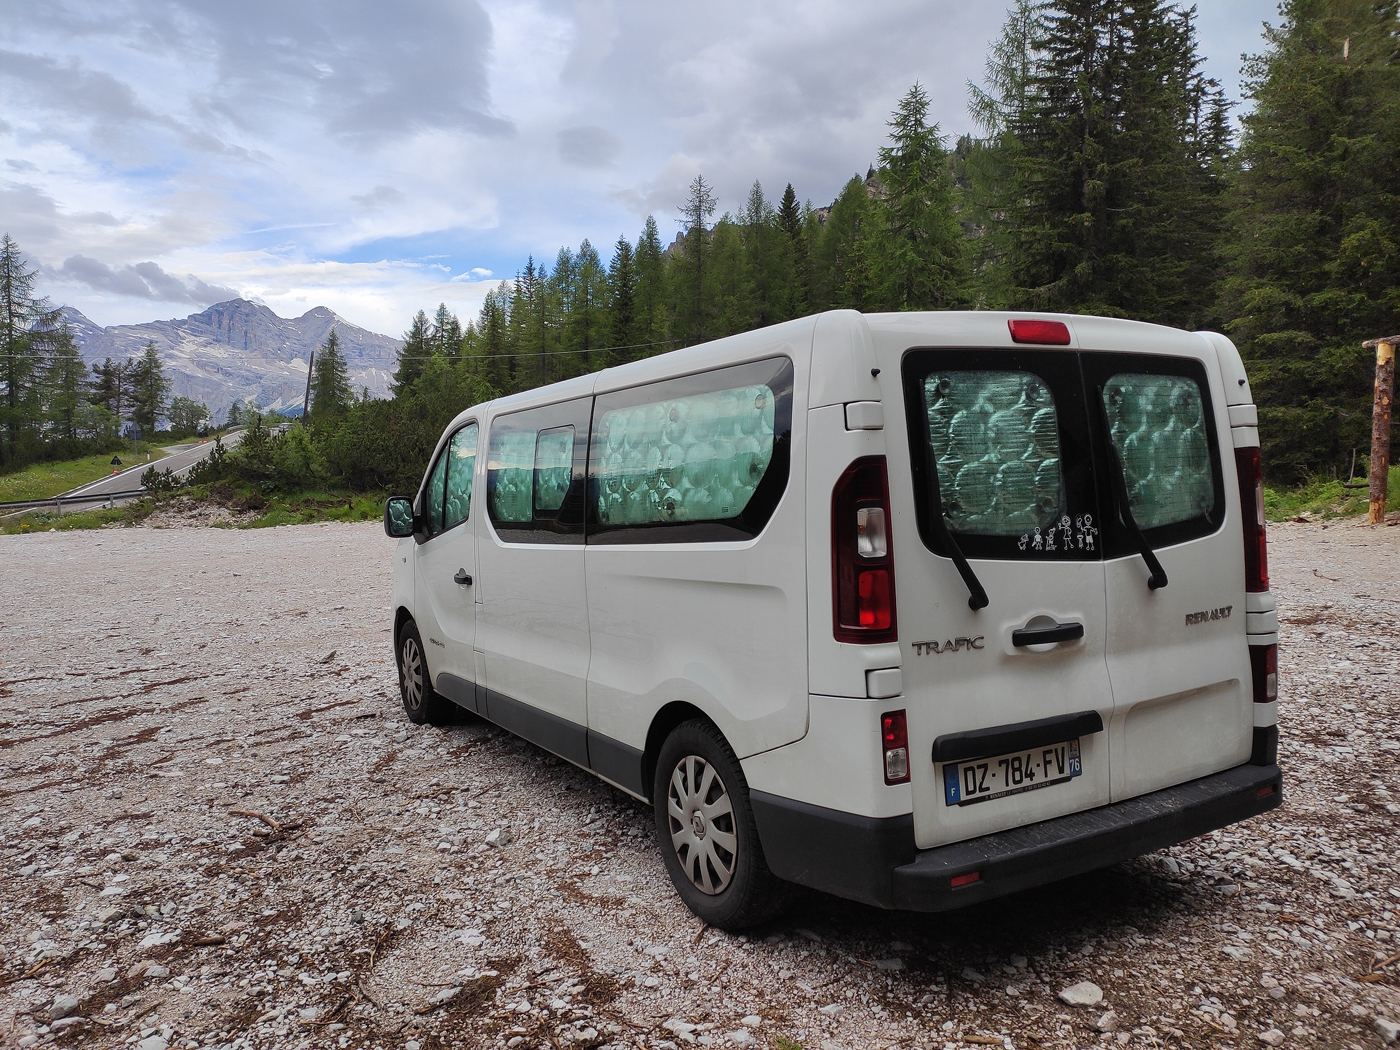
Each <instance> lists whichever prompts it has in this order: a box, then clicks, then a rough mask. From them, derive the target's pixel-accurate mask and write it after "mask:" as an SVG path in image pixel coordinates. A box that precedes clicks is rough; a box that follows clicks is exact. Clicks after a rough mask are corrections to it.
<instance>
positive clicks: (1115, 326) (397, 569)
mask: <svg viewBox="0 0 1400 1050" xmlns="http://www.w3.org/2000/svg"><path fill="white" fill-rule="evenodd" d="M1256 425H1257V420H1256V414H1255V408H1254V405H1253V403H1252V401H1251V397H1250V390H1249V383H1248V380H1247V379H1246V376H1245V372H1244V367H1243V365H1242V363H1241V360H1240V356H1239V354H1238V352H1237V351H1236V349H1235V347H1234V346H1233V345H1232V344H1231V343H1230V341H1229V340H1228V339H1226V338H1225V337H1223V336H1221V335H1218V334H1215V333H1210V332H1198V333H1194V334H1193V333H1188V332H1183V331H1178V330H1175V329H1171V328H1164V327H1158V326H1155V325H1149V324H1140V323H1135V322H1130V321H1124V320H1112V319H1106V318H1100V317H1082V316H1067V315H1044V314H1042V315H1026V314H1003V313H991V312H977V313H900V314H877V315H861V314H858V313H854V312H850V311H837V312H831V313H825V314H821V315H818V316H814V317H808V318H804V319H802V320H798V321H791V322H788V323H785V324H780V325H775V326H773V327H770V328H765V329H762V330H759V331H755V332H750V333H747V334H744V335H738V336H733V337H730V338H726V339H720V340H717V341H715V342H712V343H707V344H705V345H701V346H692V347H689V348H687V349H684V350H678V351H675V352H673V353H668V354H663V355H661V356H658V357H653V358H650V359H648V360H644V361H637V362H633V363H631V364H626V365H622V366H620V367H617V368H610V369H606V370H604V371H602V372H599V373H596V374H593V375H588V376H582V377H579V378H576V379H571V380H568V381H566V382H562V383H557V384H554V385H553V386H548V387H543V388H540V389H536V390H531V391H528V392H526V393H522V394H516V395H513V396H510V397H505V398H502V399H500V400H497V401H493V402H490V403H488V404H483V405H477V406H474V407H472V408H470V409H468V410H467V411H465V412H463V413H461V415H459V416H458V417H457V418H456V419H455V420H454V421H453V422H452V424H451V425H450V426H449V427H448V428H447V430H446V431H445V432H444V434H443V435H442V438H441V440H440V442H439V443H438V447H437V450H436V452H435V453H434V456H433V458H432V460H431V463H430V465H429V467H428V470H427V473H426V475H425V477H424V480H423V483H422V487H421V489H420V490H419V491H418V493H417V494H416V495H415V496H414V497H412V498H411V499H410V498H407V497H401V498H395V499H391V500H390V501H389V502H388V503H387V505H386V508H385V529H386V531H387V532H388V533H389V535H390V536H394V537H398V538H399V543H398V546H397V548H396V550H395V555H394V574H393V610H394V612H393V638H394V647H395V654H396V658H397V662H398V669H399V680H400V684H401V689H402V697H403V704H404V707H405V709H406V710H407V712H408V715H409V717H410V718H412V719H413V720H414V721H418V722H422V721H438V720H441V719H444V718H446V717H447V716H448V715H449V714H451V713H452V712H453V705H455V706H456V707H460V708H465V709H466V710H468V711H471V712H475V713H476V714H477V715H480V716H481V717H483V718H486V719H488V720H490V721H491V722H494V723H496V724H497V725H499V726H502V727H504V728H505V729H507V730H510V731H511V732H514V733H517V734H519V735H520V736H522V737H525V738H526V739H528V740H531V741H534V742H535V743H536V744H538V745H539V746H540V747H542V748H545V749H547V750H548V751H551V752H553V753H554V754H555V755H558V756H560V757H562V758H564V759H567V760H568V761H570V762H573V763H574V764H576V765H578V766H580V767H582V768H584V769H587V770H590V771H592V772H593V773H595V774H596V775H598V776H599V777H601V778H602V779H603V780H605V781H607V782H608V783H609V784H612V785H613V786H615V787H616V788H618V789H619V790H621V791H624V792H626V793H628V794H629V795H632V796H635V797H636V798H638V799H642V800H645V801H647V802H649V803H650V804H651V805H652V807H653V809H654V810H655V816H656V829H657V836H658V838H659V840H660V844H661V849H662V853H663V854H664V856H665V861H666V865H667V868H668V869H669V872H670V876H671V879H672V881H673V883H674V884H675V887H676V890H677V891H678V892H679V894H680V896H681V898H682V899H683V900H684V901H685V903H686V904H687V905H688V906H689V907H690V909H691V910H692V911H693V912H694V913H695V914H696V915H697V916H699V917H700V918H702V919H704V920H705V921H706V922H708V923H711V924H712V925H715V926H718V927H722V928H728V929H733V928H739V927H743V926H746V925H749V924H752V923H754V922H757V921H759V920H761V919H763V918H765V917H767V916H768V915H770V914H771V913H772V911H773V909H774V908H775V907H776V906H777V904H778V902H780V901H781V900H782V899H783V896H784V889H785V887H787V884H790V883H797V884H801V885H803V886H809V887H815V888H816V889H819V890H823V891H826V892H829V893H833V894H836V895H838V896H842V897H847V898H850V899H852V900H857V901H863V902H865V903H867V904H871V905H875V906H878V907H883V908H901V909H912V910H918V911H939V910H942V909H948V908H954V907H958V906H960V905H963V904H965V903H971V902H974V901H982V900H987V899H989V898H993V897H997V896H1000V895H1002V894H1006V893H1011V892H1014V891H1017V890H1020V889H1023V888H1026V887H1029V886H1035V885H1038V884H1042V883H1046V882H1050V881H1052V880H1055V879H1060V878H1064V877H1066V876H1069V875H1073V874H1076V873H1079V872H1084V871H1088V870H1091V869H1094V868H1097V867H1101V866H1104V865H1107V864H1111V863H1114V862H1117V861H1121V860H1124V859H1127V858H1130V857H1134V856H1137V855H1139V854H1141V853H1144V852H1147V851H1150V850H1155V849H1159V848H1162V847H1164V846H1168V845H1171V844H1173V843H1176V842H1180V841H1182V840H1184V839H1187V838H1190V837H1193V836H1196V835H1200V834H1202V833H1204V832H1206V831H1210V830H1212V829H1215V828H1219V827H1222V826H1224V825H1227V824H1230V823H1232V822H1234V821H1238V820H1242V819H1244V818H1246V817H1251V816H1254V815H1256V814H1259V813H1263V812H1265V811H1266V810H1269V809H1272V808H1273V807H1275V806H1278V805H1279V804H1280V801H1281V798H1282V781H1281V776H1280V772H1279V767H1278V765H1277V742H1278V731H1277V727H1276V722H1277V717H1276V716H1277V706H1278V705H1277V669H1276V660H1277V641H1278V635H1277V631H1278V619H1277V614H1276V612H1275V608H1274V602H1273V599H1272V597H1271V596H1270V593H1269V580H1268V565H1267V557H1266V553H1265V537H1264V517H1263V512H1264V507H1263V500H1262V490H1261V486H1260V465H1259V436H1258V431H1257V429H1256Z"/></svg>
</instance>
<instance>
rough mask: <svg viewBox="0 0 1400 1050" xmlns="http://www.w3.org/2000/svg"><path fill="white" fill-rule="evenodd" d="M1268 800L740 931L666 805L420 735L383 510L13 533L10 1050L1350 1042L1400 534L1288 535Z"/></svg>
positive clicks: (1289, 529) (1391, 931)
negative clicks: (351, 515) (1039, 878)
mask: <svg viewBox="0 0 1400 1050" xmlns="http://www.w3.org/2000/svg"><path fill="white" fill-rule="evenodd" d="M1270 541H1271V563H1272V570H1273V581H1274V593H1275V595H1276V596H1277V598H1278V601H1279V606H1280V609H1281V610H1282V622H1283V625H1282V633H1281V641H1280V650H1281V653H1280V668H1281V671H1280V677H1281V686H1280V688H1281V694H1282V701H1281V705H1280V722H1281V733H1282V741H1281V746H1280V751H1281V762H1282V764H1283V766H1284V769H1285V791H1284V796H1285V801H1284V805H1283V808H1282V809H1280V810H1276V811H1274V812H1272V813H1270V814H1268V815H1266V816H1264V817H1261V818H1258V819H1255V820H1252V821H1249V822H1247V823H1245V824H1242V825H1238V826H1235V827H1232V828H1228V829H1226V830H1224V831H1221V832H1216V833H1214V834H1211V835H1207V836H1204V837H1203V838H1200V839H1197V840H1194V841H1192V842H1188V843H1186V844H1184V845H1181V846H1177V847H1174V848H1172V849H1169V850H1164V851H1161V852H1159V853H1155V854H1152V855H1150V856H1147V857H1143V858H1141V859H1139V860H1136V861H1133V862H1131V863H1128V864H1124V865H1120V866H1117V867H1114V868H1111V869H1108V870H1105V871H1101V872H1096V873H1093V874H1090V875H1085V876H1082V877H1079V878H1075V879H1072V880H1068V881H1066V882H1062V883H1059V884H1056V885H1052V886H1048V887H1044V888H1042V889H1039V890H1036V891H1032V892H1028V893H1024V894H1021V895H1018V896H1016V897H1012V898H1009V899H1006V900H1001V901H996V902H992V903H990V904H987V905H983V906H978V907H975V908H970V909H967V910H964V911H961V912H957V913H953V914H948V915H933V916H927V915H914V914H907V913H887V912H881V911H878V910H875V909H871V908H867V907H863V906H860V905H856V904H851V903H848V902H845V901H841V900H837V899H834V898H830V897H824V896H821V895H817V894H810V895H805V896H803V897H802V898H801V899H800V900H799V901H798V903H797V904H796V906H795V907H794V908H793V910H792V911H791V912H790V913H789V914H788V915H786V916H785V917H783V918H782V919H780V920H777V921H775V922H773V923H771V924H769V925H767V926H765V927H761V928H759V929H756V930H753V931H751V932H750V933H749V934H748V935H747V936H732V935H729V934H724V933H721V932H719V931H715V930H712V929H707V928H705V927H703V926H702V925H701V924H700V923H699V922H698V920H696V919H695V918H694V917H693V916H692V915H691V914H690V913H689V912H688V911H686V910H685V908H684V907H683V906H682V905H681V903H680V901H679V899H678V898H677V897H676V896H675V894H674V893H673V891H672V889H671V887H670V884H669V882H668V881H667V878H666V874H665V870H664V868H663V866H662V863H661V860H660V857H659V854H658V852H657V847H656V844H655V836H654V832H653V826H652V819H651V814H650V811H649V810H648V809H647V807H645V806H643V805H642V804H640V803H638V802H636V801H635V800H632V799H629V798H627V797H625V796H623V795H621V794H620V793H618V792H616V791H614V790H612V789H611V788H609V787H607V786H606V785H604V784H602V783H600V782H598V781H596V780H594V779H593V778H592V777H590V776H589V775H588V774H586V773H583V772H581V771H579V770H577V769H575V768H573V767H572V766H570V765H568V764H567V763H564V762H561V761H559V760H557V759H555V758H553V757H552V756H550V755H548V754H547V753H545V752H544V751H542V750H540V749H538V748H536V747H534V746H532V745H529V744H526V743H523V742H521V741H519V740H516V739H514V738H512V737H510V736H508V735H506V734H504V733H502V732H501V731H499V730H497V729H495V728H493V727H491V726H490V725H488V724H487V723H484V722H481V721H478V720H476V719H474V718H473V717H470V716H463V720H462V722H461V724H459V725H454V726H450V727H446V728H442V729H436V728H431V727H426V728H421V729H420V728H416V727H413V726H412V725H410V724H409V723H408V722H407V721H406V719H405V718H404V716H403V714H402V709H401V708H400V706H399V702H398V695H397V689H396V685H395V677H394V668H393V663H392V655H391V651H390V639H389V629H388V608H387V605H388V594H389V567H390V551H391V549H392V541H389V540H387V539H386V538H385V537H384V536H383V534H382V532H381V531H380V528H379V526H378V525H376V524H367V525H323V526H297V527H285V528H278V529H264V530H253V531H237V530H228V529H211V528H189V527H183V528H166V529H155V528H130V529H109V530H104V531H99V532H87V533H47V534H42V535H36V536H22V537H20V536H15V537H0V1045H3V1046H33V1045H49V1044H56V1045H60V1046H102V1047H117V1046H135V1047H139V1048H141V1050H162V1048H166V1047H190V1048H193V1047H196V1046H203V1047H212V1046H219V1047H311V1046H315V1047H334V1048H343V1047H356V1048H359V1047H367V1048H368V1047H380V1048H386V1050H387V1048H406V1050H433V1048H437V1047H520V1048H528V1050H534V1048H540V1047H554V1048H562V1047H599V1046H606V1047H610V1048H613V1050H621V1048H624V1047H625V1048H638V1050H653V1048H656V1050H670V1048H672V1047H679V1048H684V1047H687V1046H691V1045H703V1046H734V1047H744V1046H761V1047H771V1048H774V1050H794V1048H796V1047H802V1048H805V1050H831V1048H841V1050H865V1048H876V1047H902V1048H914V1047H918V1048H946V1047H971V1046H988V1047H990V1046H1004V1047H1007V1048H1022V1047H1046V1048H1064V1050H1082V1048H1085V1047H1090V1046H1102V1047H1117V1046H1133V1047H1154V1048H1161V1047H1172V1048H1176V1047H1231V1046H1233V1047H1241V1048H1244V1047H1260V1046H1265V1045H1267V1046H1280V1045H1282V1046H1297V1047H1348V1048H1350V1047H1357V1048H1365V1050H1369V1048H1372V1047H1379V1046H1382V1045H1384V1044H1385V1043H1386V1041H1387V1040H1394V1038H1395V1034H1396V1027H1395V1024H1394V1022H1396V1021H1400V871H1397V851H1398V850H1400V835H1397V815H1400V796H1398V795H1397V792H1400V786H1397V776H1396V771H1397V769H1400V650H1398V649H1397V646H1396V640H1397V637H1400V630H1398V629H1397V614H1400V586H1397V584H1400V529H1388V528H1377V529H1367V528H1363V527H1357V526H1356V525H1354V524H1351V523H1334V524H1332V525H1331V526H1330V527H1324V526H1322V525H1318V524H1306V525H1304V524H1284V525H1278V526H1274V527H1272V528H1271V530H1270Z"/></svg>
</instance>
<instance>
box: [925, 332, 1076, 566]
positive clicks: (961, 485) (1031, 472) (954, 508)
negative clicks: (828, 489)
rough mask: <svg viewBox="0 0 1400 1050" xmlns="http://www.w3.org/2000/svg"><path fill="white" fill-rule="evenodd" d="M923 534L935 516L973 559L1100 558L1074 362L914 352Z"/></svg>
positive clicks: (1034, 354)
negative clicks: (938, 516)
mask: <svg viewBox="0 0 1400 1050" xmlns="http://www.w3.org/2000/svg"><path fill="white" fill-rule="evenodd" d="M903 371H904V380H905V385H904V391H905V410H906V412H907V413H908V416H909V439H910V452H911V453H912V456H911V465H912V467H913V473H914V485H915V489H916V492H915V495H916V507H917V511H918V518H919V531H920V534H921V535H922V537H923V540H924V543H925V544H926V545H927V546H928V547H929V548H930V549H931V550H933V551H934V552H935V553H938V554H942V555H944V556H945V557H946V556H948V554H949V553H950V552H948V551H945V550H943V546H944V544H943V541H942V539H941V538H940V533H939V530H938V528H937V523H936V519H934V517H933V515H934V513H935V507H936V508H937V510H938V511H939V512H941V513H942V515H943V525H944V527H945V528H946V529H947V531H948V534H949V535H950V536H951V537H952V538H953V540H954V541H955V542H956V543H957V545H958V547H959V548H960V549H961V550H962V551H963V553H964V554H966V555H967V556H968V557H970V558H1009V559H1015V560H1042V559H1046V558H1051V559H1058V560H1093V559H1097V558H1098V557H1099V556H1100V545H1099V526H1098V525H1097V524H1096V515H1097V514H1098V506H1097V503H1096V495H1095V492H1094V485H1093V468H1092V452H1091V449H1090V446H1089V440H1088V434H1087V432H1086V428H1085V426H1084V415H1085V413H1084V386H1083V381H1082V379H1081V377H1080V374H1079V367H1078V362H1077V359H1076V357H1075V355H1074V354H1072V353H1065V352H1063V351H1045V350H1014V351H997V350H911V351H910V352H909V353H908V354H907V355H906V356H905V360H904V369H903Z"/></svg>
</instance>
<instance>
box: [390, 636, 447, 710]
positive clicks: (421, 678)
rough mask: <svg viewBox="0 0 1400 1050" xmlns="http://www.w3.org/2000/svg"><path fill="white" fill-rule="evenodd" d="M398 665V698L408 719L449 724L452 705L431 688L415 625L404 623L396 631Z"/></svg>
mask: <svg viewBox="0 0 1400 1050" xmlns="http://www.w3.org/2000/svg"><path fill="white" fill-rule="evenodd" d="M396 655H397V657H398V665H399V697H400V698H401V699H402V700H403V709H404V711H405V713H407V715H408V720H409V721H410V722H413V723H414V724H415V725H423V724H424V723H427V724H429V725H446V724H447V723H449V722H450V721H452V716H453V714H454V712H453V709H452V708H453V705H452V703H451V701H449V700H448V699H447V698H446V697H444V696H442V695H441V694H440V693H438V691H437V690H436V689H434V688H433V679H432V676H431V675H430V674H429V673H428V661H427V658H426V656H425V655H424V653H423V639H422V638H421V637H420V636H419V634H418V626H417V624H415V623H414V622H413V621H412V620H408V621H406V622H405V623H404V625H403V626H402V627H401V628H399V644H398V649H397V653H396Z"/></svg>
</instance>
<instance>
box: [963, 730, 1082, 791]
mask: <svg viewBox="0 0 1400 1050" xmlns="http://www.w3.org/2000/svg"><path fill="white" fill-rule="evenodd" d="M1083 772H1084V769H1083V766H1082V764H1081V763H1080V760H1079V741H1078V740H1069V741H1066V742H1065V743H1063V744H1051V745H1050V746H1049V747H1037V748H1035V749H1033V750H1030V751H1018V752H1016V753H1015V754H1013V755H998V756H997V757H996V758H979V759H977V760H976V761H973V762H949V763H947V764H945V765H944V767H943V801H944V802H945V804H947V805H949V806H970V805H972V804H973V803H976V802H990V801H991V800H992V799H994V798H1005V797H1006V796H1007V795H1020V794H1023V793H1024V792H1027V791H1035V790H1037V789H1038V788H1047V787H1051V786H1053V785H1055V784H1064V783H1067V782H1068V781H1070V780H1073V779H1074V778H1075V777H1077V776H1079V775H1080V774H1081V773H1083Z"/></svg>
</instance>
